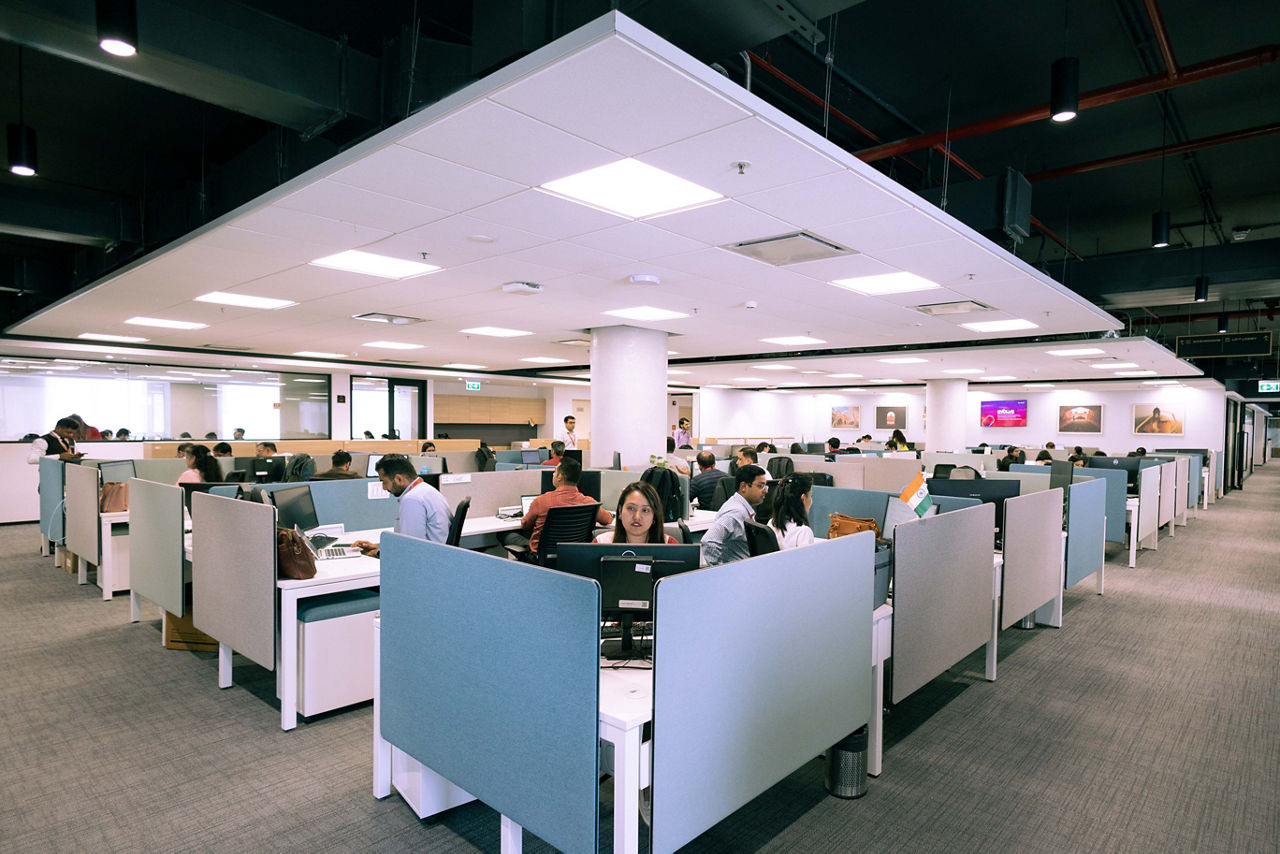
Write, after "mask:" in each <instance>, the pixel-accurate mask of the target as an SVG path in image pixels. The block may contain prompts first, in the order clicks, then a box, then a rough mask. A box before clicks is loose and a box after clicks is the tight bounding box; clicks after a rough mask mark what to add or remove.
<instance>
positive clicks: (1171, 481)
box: [1158, 462, 1186, 526]
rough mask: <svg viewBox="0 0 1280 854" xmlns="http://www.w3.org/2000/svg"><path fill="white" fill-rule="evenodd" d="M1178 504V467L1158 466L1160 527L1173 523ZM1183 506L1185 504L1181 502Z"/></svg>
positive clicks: (1166, 464) (1164, 464)
mask: <svg viewBox="0 0 1280 854" xmlns="http://www.w3.org/2000/svg"><path fill="white" fill-rule="evenodd" d="M1177 503H1178V465H1177V463H1174V462H1167V463H1163V464H1162V465H1161V466H1160V515H1159V517H1158V520H1159V524H1160V525H1161V526H1164V525H1167V524H1169V523H1170V522H1172V521H1173V517H1174V515H1175V513H1176V508H1177ZM1183 504H1184V505H1185V504H1186V502H1185V501H1183Z"/></svg>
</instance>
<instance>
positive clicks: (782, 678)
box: [652, 533, 873, 852]
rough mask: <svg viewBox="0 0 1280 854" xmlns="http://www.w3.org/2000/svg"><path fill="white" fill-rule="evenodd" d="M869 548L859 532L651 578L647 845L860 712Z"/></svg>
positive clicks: (822, 742) (731, 798) (726, 810)
mask: <svg viewBox="0 0 1280 854" xmlns="http://www.w3.org/2000/svg"><path fill="white" fill-rule="evenodd" d="M872 550H873V538H872V535H871V534H870V533H862V534H857V535H854V536H851V537H841V538H839V539H836V540H832V541H830V542H823V543H817V544H815V545H813V546H810V547H808V548H804V549H793V550H790V551H785V552H775V553H773V554H769V555H764V556H763V557H758V558H752V559H751V560H744V561H739V562H737V563H733V564H726V565H724V566H717V567H711V568H708V569H705V570H701V571H699V572H690V573H684V574H681V575H673V576H670V577H668V578H664V579H663V580H661V581H659V582H658V587H657V592H656V594H655V606H654V620H655V622H654V638H655V643H654V669H653V836H652V839H653V850H654V851H662V852H665V851H674V850H675V849H676V848H678V847H680V846H681V845H683V844H684V843H686V842H688V841H689V840H691V839H693V838H694V837H696V836H697V835H698V834H699V833H701V832H702V831H704V830H706V829H707V828H708V827H711V826H712V825H714V824H715V823H716V822H718V821H720V820H721V819H723V818H724V817H725V816H727V815H729V814H730V813H732V812H733V811H734V810H736V809H738V808H739V807H741V806H742V805H743V804H746V803H747V802H748V801H750V800H751V799H752V798H754V797H755V796H756V795H758V794H760V793H761V792H763V791H765V790H766V789H768V788H769V787H770V786H772V785H773V784H774V783H776V782H778V781H779V780H781V779H783V778H784V777H786V776H787V775H788V774H790V773H791V772H792V771H794V770H795V769H796V768H798V767H799V766H800V765H802V764H804V763H805V762H807V761H809V760H810V759H812V758H813V757H814V756H816V755H817V754H819V753H821V752H823V751H824V750H826V749H828V748H829V747H830V746H831V745H833V744H835V743H836V742H837V741H839V740H840V739H842V738H844V737H845V736H846V735H848V734H849V733H851V732H853V731H854V730H856V729H858V728H859V727H861V726H863V725H864V724H866V723H867V722H868V720H870V716H871V711H872V683H871V613H872V605H871V601H872V586H873V583H872V573H873V567H872V562H873V557H872ZM710 614H721V615H725V616H728V617H729V621H728V622H726V621H724V620H720V619H708V615H710ZM735 625H736V626H739V627H745V626H757V627H760V628H764V629H765V630H764V631H752V630H745V631H739V630H736V629H735V628H734V626H735Z"/></svg>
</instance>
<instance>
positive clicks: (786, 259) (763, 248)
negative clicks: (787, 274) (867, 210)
mask: <svg viewBox="0 0 1280 854" xmlns="http://www.w3.org/2000/svg"><path fill="white" fill-rule="evenodd" d="M720 248H721V249H728V250H729V251H730V252H737V253H738V254H739V255H746V256H747V257H748V258H754V259H756V260H757V261H763V262H765V263H766V264H772V265H773V266H775V267H785V266H786V265H788V264H799V263H800V262H801V261H819V260H821V259H823V258H839V257H840V256H841V255H856V254H857V252H856V250H853V249H846V248H845V247H843V246H840V245H839V244H836V243H832V242H831V241H830V240H823V239H822V238H821V237H817V236H815V235H812V234H810V233H809V232H807V231H796V232H792V233H791V234H781V235H778V236H777V237H762V238H760V239H759V240H744V241H743V242H742V243H728V244H726V245H724V246H722V247H720Z"/></svg>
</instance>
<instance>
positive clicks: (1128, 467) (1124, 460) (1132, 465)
mask: <svg viewBox="0 0 1280 854" xmlns="http://www.w3.org/2000/svg"><path fill="white" fill-rule="evenodd" d="M1085 466H1086V467H1087V468H1098V469H1112V470H1118V471H1123V472H1124V473H1125V477H1126V478H1127V480H1128V491H1129V492H1137V491H1138V469H1140V468H1142V457H1089V458H1088V459H1086V461H1085Z"/></svg>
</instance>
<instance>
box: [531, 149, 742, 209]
mask: <svg viewBox="0 0 1280 854" xmlns="http://www.w3.org/2000/svg"><path fill="white" fill-rule="evenodd" d="M541 189H543V190H545V191H547V192H548V193H551V194H553V195H556V196H560V197H561V198H565V199H568V200H569V201H572V202H578V203H579V204H584V205H589V206H590V207H593V208H600V209H601V210H605V211H608V212H609V213H613V214H618V215H619V216H625V217H629V218H631V219H642V218H644V217H650V216H659V215H661V214H668V213H674V212H675V211H681V210H687V209H688V208H693V207H697V206H699V205H705V204H708V203H710V202H715V201H719V200H720V199H723V198H724V196H722V195H720V194H719V193H717V192H716V191H715V190H709V189H707V188H706V187H703V186H700V185H698V184H695V183H693V182H692V181H686V180H685V179H684V178H680V177H678V176H676V175H672V174H671V173H670V172H664V171H663V170H661V169H659V168H657V167H656V166H650V165H649V164H647V163H641V162H640V161H639V160H635V159H632V158H630V157H628V158H625V159H623V160H617V161H614V162H613V163H607V164H605V165H604V166H597V167H596V168H594V169H588V170H587V171H585V172H579V173H577V174H576V175H569V176H568V177H565V178H559V179H557V180H555V181H549V182H547V183H546V184H543V185H542V187H541Z"/></svg>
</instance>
